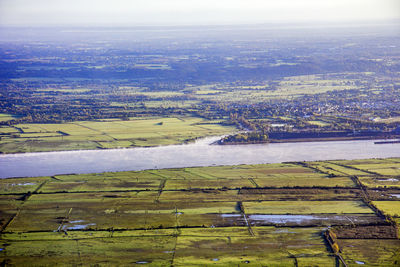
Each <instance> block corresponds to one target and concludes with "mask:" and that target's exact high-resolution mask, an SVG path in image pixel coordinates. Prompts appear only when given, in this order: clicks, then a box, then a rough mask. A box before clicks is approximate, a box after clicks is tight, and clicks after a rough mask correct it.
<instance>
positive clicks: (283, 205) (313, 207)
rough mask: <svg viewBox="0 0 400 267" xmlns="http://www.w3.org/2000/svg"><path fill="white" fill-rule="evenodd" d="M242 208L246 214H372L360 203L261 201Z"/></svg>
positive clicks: (245, 203) (246, 204) (245, 204)
mask: <svg viewBox="0 0 400 267" xmlns="http://www.w3.org/2000/svg"><path fill="white" fill-rule="evenodd" d="M243 206H244V208H245V211H246V213H247V214H317V213H336V214H343V213H373V211H372V210H371V209H370V208H369V207H368V206H367V205H365V204H364V203H363V202H361V201H263V202H244V203H243Z"/></svg>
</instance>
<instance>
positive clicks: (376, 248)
mask: <svg viewBox="0 0 400 267" xmlns="http://www.w3.org/2000/svg"><path fill="white" fill-rule="evenodd" d="M338 243H339V247H340V249H341V251H342V253H341V254H342V256H343V258H344V260H345V262H346V263H347V264H348V266H360V263H357V261H358V262H362V263H364V265H365V266H398V265H399V263H400V240H390V239H389V240H387V239H386V240H384V239H340V240H339V242H338Z"/></svg>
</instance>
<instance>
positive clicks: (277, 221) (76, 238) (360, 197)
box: [0, 123, 400, 266]
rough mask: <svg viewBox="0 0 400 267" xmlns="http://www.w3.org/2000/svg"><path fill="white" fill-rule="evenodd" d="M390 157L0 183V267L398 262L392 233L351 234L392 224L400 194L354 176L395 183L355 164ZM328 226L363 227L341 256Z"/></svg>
mask: <svg viewBox="0 0 400 267" xmlns="http://www.w3.org/2000/svg"><path fill="white" fill-rule="evenodd" d="M84 125H88V124H87V123H86V124H84ZM90 126H91V127H90V128H91V129H96V130H99V128H96V125H90ZM97 126H99V125H97ZM74 127H75V126H74ZM30 129H35V130H37V128H34V127H31V128H30ZM48 129H49V128H48ZM71 129H76V128H73V127H71ZM102 130H103V129H102ZM397 160H398V159H384V160H374V161H363V162H360V161H335V162H328V161H327V162H305V163H296V162H294V163H283V164H261V165H239V166H218V167H196V168H182V169H160V170H146V171H136V172H115V173H99V174H73V175H56V176H52V177H36V178H10V179H2V180H0V211H1V212H0V229H1V236H0V262H2V264H3V265H26V263H28V262H29V264H30V265H36V266H43V265H99V266H107V265H108V266H109V265H137V264H144V265H149V266H208V265H219V266H238V265H239V266H242V265H246V266H337V262H338V261H339V256H340V257H342V258H343V259H344V261H345V262H346V264H347V265H349V266H355V265H358V264H361V262H363V263H365V264H367V265H383V266H395V265H396V264H397V263H398V262H399V258H398V255H399V253H398V252H399V245H400V243H399V242H400V240H398V239H396V238H397V237H398V236H392V237H391V238H392V239H387V238H386V239H377V240H371V239H368V237H363V235H362V231H361V230H360V231H359V230H357V229H359V227H361V228H362V227H364V226H365V225H367V226H368V227H374V229H375V230H376V231H381V229H386V231H387V229H388V227H389V228H390V227H392V226H393V225H394V224H395V223H399V218H397V217H398V216H399V215H398V214H399V213H400V210H399V208H400V206H399V203H400V198H399V199H398V200H397V198H393V197H392V196H396V195H399V196H400V190H398V189H390V191H387V189H386V188H379V187H375V185H372V186H371V187H370V188H361V187H360V184H359V183H354V181H353V180H354V177H351V176H352V175H355V174H354V173H353V171H354V172H357V174H364V176H360V178H371V177H375V178H379V177H380V178H382V179H383V178H390V177H391V176H387V175H382V176H379V175H377V174H371V173H364V172H363V171H359V170H357V169H353V168H352V167H351V166H355V165H357V164H363V165H365V164H367V163H368V164H374V165H376V164H378V165H379V163H381V164H382V165H383V166H384V168H387V166H388V165H390V164H396V162H397ZM377 162H378V163H377ZM378 169H379V168H378ZM332 171H333V172H336V174H338V175H340V176H332V173H331V172H332ZM320 181H332V182H329V183H328V182H320ZM365 186H368V185H364V187H365ZM366 190H368V192H369V193H368V192H367V191H366ZM372 193H373V194H372ZM370 197H371V199H370ZM373 198H379V200H374V199H373ZM376 208H377V209H378V210H379V212H377V211H376ZM382 214H386V215H390V216H395V218H394V219H391V217H385V215H382ZM328 226H331V227H332V226H333V227H350V228H349V229H351V231H353V232H354V231H355V232H357V231H359V234H358V238H357V239H352V238H337V239H336V241H335V242H336V244H337V246H339V252H338V254H337V253H336V252H334V250H332V247H331V246H330V245H329V243H328V242H326V240H325V237H324V235H323V232H324V231H325V230H326V229H327V227H328ZM380 227H383V228H380ZM385 227H386V228H385ZM393 227H394V226H393ZM361 228H360V229H361ZM338 229H339V231H340V229H341V228H338ZM396 231H398V228H397V230H396ZM339 233H340V232H339ZM396 233H398V232H396ZM342 235H343V234H342ZM357 262H359V263H357Z"/></svg>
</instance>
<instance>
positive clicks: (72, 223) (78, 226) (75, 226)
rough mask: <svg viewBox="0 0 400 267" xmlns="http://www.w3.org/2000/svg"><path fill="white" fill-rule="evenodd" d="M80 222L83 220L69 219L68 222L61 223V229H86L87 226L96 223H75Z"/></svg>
mask: <svg viewBox="0 0 400 267" xmlns="http://www.w3.org/2000/svg"><path fill="white" fill-rule="evenodd" d="M82 222H84V221H83V220H76V221H70V222H69V223H68V224H65V225H63V227H62V230H83V229H86V228H87V227H88V226H93V225H96V224H95V223H88V224H75V223H82Z"/></svg>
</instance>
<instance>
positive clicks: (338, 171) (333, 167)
mask: <svg viewBox="0 0 400 267" xmlns="http://www.w3.org/2000/svg"><path fill="white" fill-rule="evenodd" d="M337 163H338V162H337ZM309 165H310V166H312V167H314V168H316V169H318V170H319V171H321V172H324V173H327V174H332V175H335V176H344V175H369V173H367V172H363V171H360V170H357V169H352V168H349V167H345V166H340V165H337V164H333V163H330V162H318V161H317V162H310V163H309Z"/></svg>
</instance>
